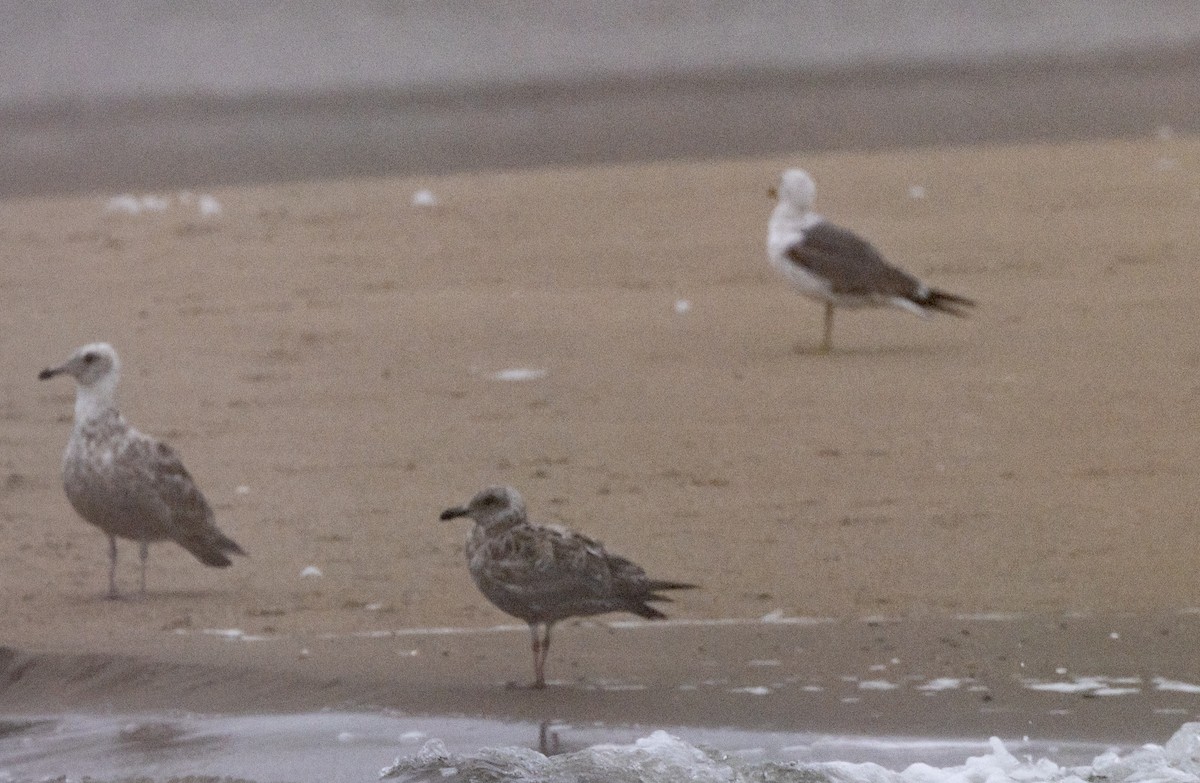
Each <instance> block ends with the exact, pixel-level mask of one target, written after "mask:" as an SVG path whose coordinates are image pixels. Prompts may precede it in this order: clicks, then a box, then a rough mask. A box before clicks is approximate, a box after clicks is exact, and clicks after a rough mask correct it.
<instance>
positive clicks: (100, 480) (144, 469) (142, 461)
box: [38, 343, 246, 598]
mask: <svg viewBox="0 0 1200 783" xmlns="http://www.w3.org/2000/svg"><path fill="white" fill-rule="evenodd" d="M120 370H121V365H120V362H119V361H118V359H117V352H116V351H115V350H113V347H112V346H111V345H109V344H107V343H92V344H91V345H85V346H83V347H82V348H79V349H78V350H76V351H75V353H73V354H71V358H69V359H67V361H66V362H64V363H63V364H61V365H59V366H58V367H50V368H47V369H45V370H42V371H41V373H39V374H38V378H40V379H41V380H46V379H47V378H53V377H54V376H56V375H62V374H66V375H70V376H72V377H73V378H74V379H75V381H76V384H77V389H76V393H75V428H74V429H73V430H72V431H71V438H70V440H68V441H67V449H66V452H64V454H63V488H64V489H65V490H66V493H67V499H68V500H70V501H71V505H72V506H74V508H75V510H76V511H77V512H78V513H79V516H81V517H83V518H84V519H85V520H86V521H88V522H90V523H92V524H93V525H95V526H96V527H98V528H100V529H101V530H103V531H104V532H105V533H106V534H108V597H109V598H117V597H118V593H117V538H118V537H120V538H128V539H131V540H134V541H137V542H138V545H139V555H140V556H141V564H142V572H141V591H142V592H143V593H145V592H146V559H147V558H148V557H149V544H150V542H152V541H165V540H171V541H174V542H176V543H178V544H179V545H180V546H182V547H183V548H184V549H186V550H187V551H189V552H191V553H192V554H193V555H195V556H196V558H197V559H198V560H199V561H200V562H202V563H204V564H205V565H210V566H217V567H220V568H224V567H226V566H228V565H230V560H229V557H228V555H230V554H238V555H244V554H246V553H245V552H243V551H242V548H241V547H240V546H238V545H237V544H236V543H235V542H234V541H233V540H232V539H231V538H229V537H227V536H225V535H224V534H223V533H222V532H221V531H220V530H218V529H217V526H216V524H214V522H213V512H212V509H211V508H210V507H209V505H208V502H207V501H205V499H204V495H202V494H201V493H200V488H199V487H197V486H196V484H195V482H193V481H192V477H191V476H190V475H188V472H187V471H186V470H184V467H183V463H182V462H180V461H179V457H178V456H177V455H176V454H175V452H174V451H173V450H172V449H171V447H170V446H168V445H167V444H165V443H163V442H161V441H159V440H156V439H154V438H152V437H150V436H148V435H143V434H142V433H140V432H138V431H137V430H135V429H134V428H133V427H130V426H129V425H128V424H126V423H125V419H124V418H123V417H122V416H121V414H120V413H119V412H118V411H117V403H116V395H117V381H118V380H119V378H120Z"/></svg>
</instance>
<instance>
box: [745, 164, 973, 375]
mask: <svg viewBox="0 0 1200 783" xmlns="http://www.w3.org/2000/svg"><path fill="white" fill-rule="evenodd" d="M772 195H774V196H775V197H776V198H778V203H777V204H776V205H775V211H774V212H772V213H771V221H770V223H769V224H768V228H767V256H768V258H770V260H771V266H773V267H775V268H776V269H778V270H779V271H780V272H781V273H782V274H783V276H784V277H785V278H787V280H788V281H789V282H790V283H791V284H792V285H793V286H795V287H796V288H797V289H798V290H799V291H800V293H802V294H804V295H806V296H810V297H812V298H813V299H817V300H820V301H822V302H824V303H825V338H824V340H823V341H822V342H821V351H822V352H828V351H829V350H830V348H832V346H833V308H834V307H898V308H900V309H902V310H907V311H909V312H910V313H915V314H916V315H920V316H925V317H928V316H929V315H930V314H931V313H934V312H942V313H949V314H950V315H956V316H965V315H966V312H965V311H964V309H963V308H964V307H973V306H974V305H975V302H973V301H972V300H970V299H967V298H966V297H962V296H958V295H956V294H950V293H947V292H945V291H939V290H938V289H936V288H930V287H929V286H927V285H925V284H924V283H922V282H921V281H920V280H918V279H917V278H915V277H913V276H912V275H911V274H909V273H908V272H905V271H904V270H903V269H900V268H898V267H895V266H892V265H891V264H889V263H888V262H887V260H886V259H885V258H884V257H883V255H882V254H881V253H880V252H879V251H878V250H876V249H875V248H874V247H873V246H872V245H871V243H870V242H867V241H866V240H865V239H863V238H862V237H860V236H858V235H857V234H855V233H854V232H853V231H850V230H848V229H845V228H842V227H840V226H836V225H834V224H832V223H830V222H828V221H827V220H825V219H824V218H823V217H821V216H820V215H818V214H816V213H815V212H813V211H812V206H813V201H814V200H815V199H816V195H817V186H816V185H815V184H814V183H813V180H812V177H810V176H809V175H808V172H807V171H804V170H802V169H788V170H787V171H785V172H783V176H782V178H781V180H780V183H779V187H778V188H772Z"/></svg>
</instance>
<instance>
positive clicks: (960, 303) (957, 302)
mask: <svg viewBox="0 0 1200 783" xmlns="http://www.w3.org/2000/svg"><path fill="white" fill-rule="evenodd" d="M914 301H915V302H916V303H917V304H919V305H921V307H925V308H928V309H930V310H936V311H937V312H939V313H947V314H949V315H954V316H957V317H959V318H966V317H967V311H966V309H965V308H968V307H974V306H975V300H974V299H968V298H967V297H965V296H959V295H958V294H952V293H949V292H947V291H940V290H938V289H936V288H930V289H929V292H928V293H926V294H925V296H923V297H920V298H917V299H914Z"/></svg>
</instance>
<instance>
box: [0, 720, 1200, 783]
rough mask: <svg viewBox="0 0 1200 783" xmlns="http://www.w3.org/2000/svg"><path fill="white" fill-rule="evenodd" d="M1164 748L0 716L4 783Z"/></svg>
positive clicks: (618, 770) (844, 767)
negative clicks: (50, 779) (52, 780)
mask: <svg viewBox="0 0 1200 783" xmlns="http://www.w3.org/2000/svg"><path fill="white" fill-rule="evenodd" d="M1160 739H1161V738H1160ZM1172 742H1173V743H1174V745H1173V746H1169V748H1168V749H1169V750H1170V752H1169V753H1168V752H1167V751H1162V750H1161V749H1160V750H1159V751H1155V752H1153V753H1150V752H1148V751H1131V750H1130V749H1128V748H1124V749H1121V748H1109V747H1107V746H1104V745H1100V744H1096V743H1048V742H1037V743H1031V742H1028V741H1023V740H1021V739H1020V738H1016V739H1012V740H1006V741H1004V742H1001V741H1000V740H991V741H990V742H989V740H988V739H987V738H983V737H980V738H967V739H961V740H959V739H943V738H939V739H930V738H904V737H865V736H834V735H818V734H794V733H770V732H751V731H740V730H735V729H697V728H681V727H680V728H672V729H670V730H669V731H655V730H653V729H652V728H647V727H632V726H623V727H622V726H605V725H567V724H541V725H538V724H533V723H507V722H500V721H488V720H478V719H471V718H444V717H437V718H430V717H414V716H404V715H396V714H388V713H349V712H319V713H308V714H294V715H256V716H236V717H233V716H205V715H195V714H187V713H160V714H139V715H132V714H125V715H122V714H68V715H45V716H37V715H23V716H9V717H7V718H6V719H0V781H24V780H44V779H48V778H58V777H64V776H65V777H66V778H67V779H68V780H78V779H82V778H84V777H89V778H94V779H100V780H117V779H125V778H132V777H138V778H150V779H153V780H166V779H170V778H177V777H181V776H204V777H213V778H220V777H236V778H243V779H249V780H255V781H298V782H303V781H314V783H315V781H360V780H373V779H376V778H377V777H378V776H379V775H380V774H381V772H383V771H387V773H388V775H389V776H390V777H394V778H396V779H399V780H464V781H466V780H496V781H506V780H513V781H519V780H539V781H567V780H626V779H627V780H663V781H674V780H729V781H739V780H747V781H757V780H813V781H820V780H844V781H863V782H864V783H867V782H868V781H879V780H893V779H894V780H914V781H915V780H921V781H938V780H943V779H944V780H951V779H957V780H964V779H966V780H984V779H988V778H989V777H991V776H992V775H993V774H999V775H1000V776H1001V777H1000V778H996V779H1004V778H1012V777H1014V776H1015V777H1020V778H1022V779H1024V780H1030V781H1040V780H1060V779H1063V777H1064V776H1066V777H1069V775H1068V774H1067V771H1068V770H1070V769H1071V768H1074V767H1081V766H1082V767H1086V768H1087V770H1088V771H1087V773H1086V774H1079V776H1080V777H1083V778H1084V779H1086V778H1087V777H1088V775H1089V774H1091V773H1092V772H1097V771H1099V770H1102V769H1103V770H1104V774H1107V775H1109V777H1110V779H1114V780H1121V779H1126V778H1128V777H1129V775H1126V776H1125V777H1124V778H1123V777H1121V776H1120V775H1118V776H1115V777H1114V776H1113V775H1112V772H1113V770H1114V769H1117V768H1118V767H1120V768H1121V769H1125V768H1128V769H1129V770H1132V772H1130V775H1132V774H1134V773H1137V774H1141V773H1146V774H1149V775H1151V776H1152V777H1153V776H1155V775H1157V774H1158V773H1162V772H1163V771H1164V770H1176V771H1177V772H1179V773H1181V774H1183V777H1180V776H1179V775H1178V774H1174V773H1171V775H1169V776H1171V777H1174V778H1175V779H1191V780H1200V776H1197V775H1198V773H1200V762H1198V761H1196V759H1197V758H1198V757H1200V756H1198V753H1197V750H1196V749H1197V748H1200V724H1187V726H1186V727H1185V728H1184V729H1182V730H1181V731H1180V732H1179V734H1177V736H1176V738H1175V739H1174V740H1172ZM1138 753H1143V754H1146V753H1149V755H1146V756H1145V757H1144V758H1142V757H1138V755H1137V754H1138ZM1104 754H1107V755H1104ZM1115 754H1123V755H1115ZM1172 754H1174V755H1172ZM1097 757H1100V758H1099V759H1097ZM972 759H973V760H972ZM1039 760H1042V761H1039ZM1114 764H1115V765H1117V766H1114ZM1122 764H1123V765H1124V767H1121V765H1122ZM914 765H916V766H914ZM968 770H970V771H969V772H968ZM1151 773H1154V774H1151ZM1076 774H1078V773H1076ZM1164 774H1165V773H1164ZM964 775H965V777H964ZM1187 775H1192V776H1193V777H1190V778H1189V777H1187ZM1160 776H1161V775H1160Z"/></svg>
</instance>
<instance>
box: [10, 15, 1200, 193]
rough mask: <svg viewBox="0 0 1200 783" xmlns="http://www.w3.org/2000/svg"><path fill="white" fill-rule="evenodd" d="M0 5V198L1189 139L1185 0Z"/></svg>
mask: <svg viewBox="0 0 1200 783" xmlns="http://www.w3.org/2000/svg"><path fill="white" fill-rule="evenodd" d="M0 13H2V15H3V16H2V18H3V24H2V25H0V73H2V74H3V78H2V79H0V134H2V138H3V140H4V141H3V144H2V145H0V196H14V195H16V196H21V195H36V194H50V193H61V192H79V191H92V190H109V191H111V190H127V189H146V188H171V187H180V186H198V185H211V184H230V183H245V182H267V181H286V180H294V179H311V178H322V177H335V176H345V175H364V174H365V175H387V174H413V173H442V172H450V171H458V170H469V169H480V168H498V167H514V166H521V167H525V166H540V165H553V164H573V163H583V162H620V161H633V160H648V159H666V158H708V157H730V156H743V155H760V154H771V153H779V152H791V151H807V150H826V149H864V148H878V147H888V146H909V145H930V144H965V143H978V142H1008V141H1024V140H1030V139H1040V138H1044V139H1064V138H1072V139H1093V138H1113V137H1120V136H1137V135H1148V134H1154V133H1158V134H1166V133H1171V132H1194V131H1196V130H1200V128H1198V125H1200V7H1198V6H1197V3H1196V2H1195V1H1194V0H1175V1H1170V0H1159V1H1158V2H1144V1H1143V2H1139V1H1138V0H1046V1H1044V2H1038V1H1037V0H957V1H955V0H899V1H896V2H889V1H887V0H868V1H866V2H856V3H845V2H841V1H840V0H802V1H800V2H761V3H745V2H739V1H737V0H697V1H696V2H685V1H684V0H667V1H661V2H651V3H645V2H636V1H635V0H571V1H570V2H555V1H554V0H528V1H526V2H502V3H485V2H478V1H468V0H430V1H428V2H422V1H421V0H341V1H340V2H336V3H335V2H265V1H264V2H240V1H239V0H198V1H197V2H189V3H177V2H171V1H170V0H107V1H106V2H94V1H93V0H47V1H46V2H37V3H26V2H18V1H16V0H4V2H0Z"/></svg>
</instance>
